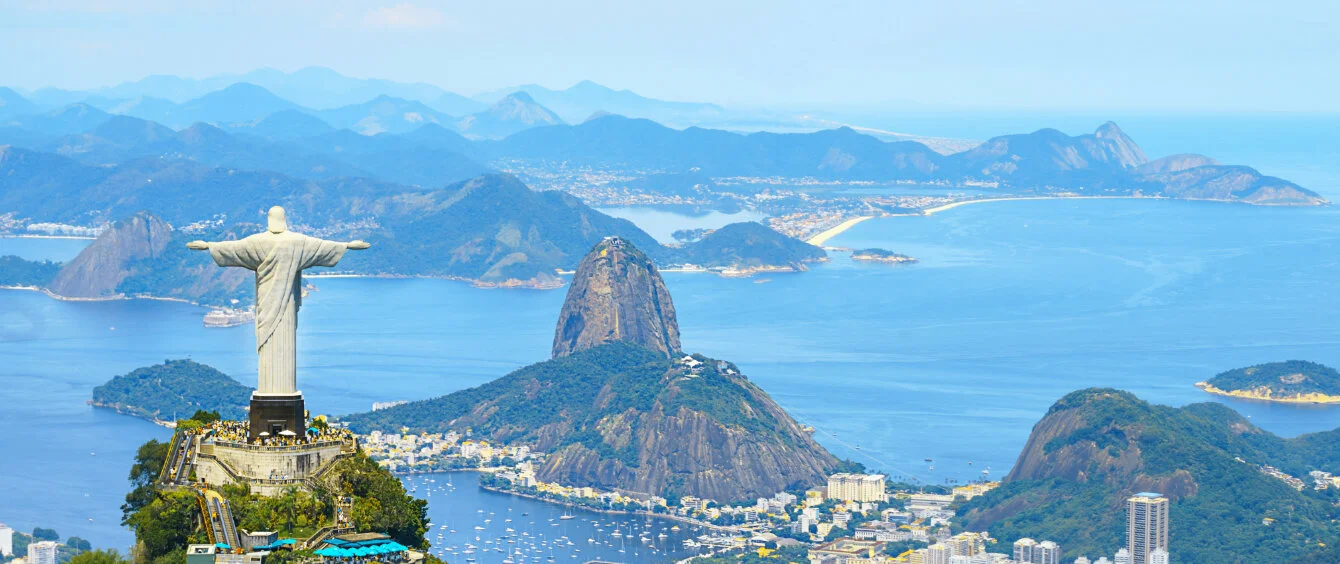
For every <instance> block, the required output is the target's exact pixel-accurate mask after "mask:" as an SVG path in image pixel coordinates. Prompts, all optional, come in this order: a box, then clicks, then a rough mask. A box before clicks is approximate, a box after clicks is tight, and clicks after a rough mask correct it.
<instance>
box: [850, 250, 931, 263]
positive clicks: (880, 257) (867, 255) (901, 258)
mask: <svg viewBox="0 0 1340 564" xmlns="http://www.w3.org/2000/svg"><path fill="white" fill-rule="evenodd" d="M851 258H852V260H860V261H865V262H883V263H888V264H909V263H914V262H917V259H914V258H912V257H909V256H907V255H904V254H901V253H895V252H893V251H890V250H887V249H860V250H856V251H852V252H851Z"/></svg>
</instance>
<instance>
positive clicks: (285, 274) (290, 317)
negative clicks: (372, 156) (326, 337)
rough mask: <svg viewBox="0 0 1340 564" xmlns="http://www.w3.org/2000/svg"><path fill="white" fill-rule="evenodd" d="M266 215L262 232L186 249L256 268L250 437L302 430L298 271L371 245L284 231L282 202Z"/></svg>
mask: <svg viewBox="0 0 1340 564" xmlns="http://www.w3.org/2000/svg"><path fill="white" fill-rule="evenodd" d="M268 220H269V226H268V227H269V228H268V229H267V232H265V233H257V234H255V235H252V236H250V237H247V238H245V239H242V240H240V241H220V242H217V243H207V242H205V241H192V242H190V243H187V244H186V246H187V247H188V248H191V249H195V250H199V251H204V250H208V251H209V254H210V256H212V257H213V258H214V263H215V264H218V265H219V266H234V267H241V268H245V269H247V270H254V271H255V272H256V353H257V354H258V355H259V356H260V361H259V364H258V369H259V370H258V372H259V375H258V377H257V382H256V392H255V393H254V394H252V400H251V417H250V418H251V430H252V435H253V439H254V438H255V437H256V436H257V435H259V434H260V433H268V434H270V435H274V434H279V433H282V432H284V431H289V432H292V433H294V434H297V435H299V436H301V435H302V433H303V432H304V431H305V429H304V428H303V427H304V426H305V425H306V420H305V416H304V415H303V411H304V410H303V403H302V393H301V392H299V391H298V378H297V360H298V354H297V350H298V349H297V332H298V309H299V308H301V307H302V271H303V270H304V269H307V268H311V267H313V266H327V267H330V266H335V265H336V264H337V263H339V262H340V258H341V257H343V256H344V251H346V250H349V249H353V250H359V249H366V248H368V247H369V246H370V245H368V244H367V243H365V242H363V241H351V242H348V243H341V242H337V241H326V240H323V239H317V238H315V237H308V236H306V235H301V234H298V233H294V232H292V231H289V230H288V221H287V219H286V218H285V216H284V208H281V207H279V206H275V207H272V208H270V213H269V218H268ZM295 413H296V417H295V416H294V414H295Z"/></svg>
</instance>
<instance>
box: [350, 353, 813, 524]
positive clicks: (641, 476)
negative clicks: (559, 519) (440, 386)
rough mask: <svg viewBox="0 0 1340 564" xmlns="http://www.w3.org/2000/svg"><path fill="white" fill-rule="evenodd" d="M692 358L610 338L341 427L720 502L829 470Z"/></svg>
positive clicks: (749, 389)
mask: <svg viewBox="0 0 1340 564" xmlns="http://www.w3.org/2000/svg"><path fill="white" fill-rule="evenodd" d="M678 358H682V357H679V356H678V355H677V356H676V359H678ZM693 358H694V359H695V361H696V362H700V363H701V365H700V366H698V367H697V368H690V367H688V366H687V365H685V364H683V363H680V362H679V361H678V360H671V359H668V358H667V357H666V355H665V354H664V353H662V352H657V351H654V350H651V349H647V348H644V347H641V346H638V345H634V344H631V343H628V342H623V341H618V342H613V343H609V344H605V345H601V346H597V347H594V348H590V349H583V350H579V351H577V352H574V353H572V354H570V355H568V356H561V357H559V358H555V359H553V360H548V361H545V362H541V363H538V364H534V365H531V366H527V367H525V368H522V369H520V370H517V371H515V372H512V373H511V374H508V375H506V376H504V377H502V378H499V379H497V380H494V381H492V382H489V383H487V384H484V385H481V386H478V387H474V388H470V389H467V390H461V391H459V392H455V393H452V394H448V395H446V396H442V397H439V398H434V399H430V400H424V401H418V402H413V403H409V404H406V405H401V406H397V407H394V408H391V409H384V410H381V411H376V412H371V413H362V414H356V415H352V416H349V417H347V418H345V421H346V422H348V423H349V425H350V427H351V428H352V429H354V430H355V431H356V432H370V431H372V430H374V429H380V430H398V429H400V428H401V427H408V428H409V429H411V430H413V431H428V432H443V431H446V430H449V429H450V430H456V431H458V432H463V431H465V430H467V429H468V430H470V431H471V432H472V434H473V436H474V437H477V438H486V439H488V440H490V441H494V442H496V443H501V444H525V445H529V446H530V447H531V448H533V449H535V450H536V451H538V452H545V453H550V456H549V457H548V458H547V459H546V461H545V463H544V465H542V467H541V468H539V469H538V470H537V474H538V475H539V477H540V478H541V479H543V480H545V481H557V482H559V483H563V484H571V485H583V486H593V487H598V488H609V489H612V488H621V489H624V490H632V491H641V492H646V493H655V494H665V495H670V494H673V493H678V494H683V495H697V496H700V497H707V498H710V499H717V500H722V501H735V500H741V499H747V498H754V497H757V496H759V495H764V494H767V493H775V492H777V491H779V490H781V489H783V488H786V487H789V486H792V485H796V484H803V485H806V486H812V485H814V484H816V483H818V482H819V481H821V480H822V479H823V476H825V475H826V473H827V472H828V471H830V470H831V469H832V468H834V467H836V465H837V464H838V461H837V459H836V458H834V457H833V456H832V455H831V454H829V453H828V452H827V451H825V450H824V449H823V447H821V446H819V445H818V443H815V442H814V440H813V439H812V438H811V437H809V436H808V435H807V434H805V433H804V431H802V429H801V428H800V426H799V425H798V424H796V423H795V421H794V420H792V419H791V418H790V416H788V415H787V414H786V412H785V411H783V410H782V409H781V407H780V406H778V405H777V404H776V403H775V402H773V401H772V399H771V398H769V397H768V395H767V394H766V393H765V392H763V390H761V389H759V388H758V387H757V386H755V385H754V384H753V383H751V382H750V381H749V380H748V379H746V378H745V377H744V376H743V375H741V374H740V373H739V370H738V369H737V368H735V367H734V365H731V364H729V363H724V362H723V363H719V362H718V361H716V360H712V359H709V358H707V357H704V356H701V355H694V357H693Z"/></svg>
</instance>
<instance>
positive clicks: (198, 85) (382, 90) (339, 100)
mask: <svg viewBox="0 0 1340 564" xmlns="http://www.w3.org/2000/svg"><path fill="white" fill-rule="evenodd" d="M237 83H249V84H254V85H256V86H259V87H261V88H264V89H266V90H269V91H270V92H273V93H274V94H275V95H277V96H279V97H280V98H283V99H285V100H289V101H291V102H293V103H295V104H298V105H300V106H304V107H308V108H313V109H316V110H325V109H330V108H338V107H340V106H348V105H351V104H360V103H363V102H366V101H368V100H371V99H373V98H376V97H378V96H391V97H395V98H404V99H406V100H416V101H419V102H424V103H429V104H431V105H434V106H436V104H437V102H438V101H447V102H450V101H451V100H453V98H452V97H453V96H454V97H455V98H459V99H464V100H467V101H469V103H472V104H476V105H477V107H469V106H462V108H463V110H464V111H458V112H453V111H449V110H443V109H441V108H439V111H443V112H445V113H447V114H449V115H465V114H469V113H472V112H476V111H479V110H482V109H484V108H486V107H487V104H481V103H478V102H474V101H470V100H469V99H468V98H464V97H462V96H458V95H454V94H451V93H450V92H447V91H445V90H443V89H441V88H438V87H437V86H433V85H431V84H424V83H405V82H396V81H392V80H383V79H375V78H352V77H348V76H344V75H342V74H340V73H338V72H336V71H334V70H331V69H328V68H325V67H306V68H303V69H299V70H297V71H294V72H291V73H286V72H283V71H279V70H275V69H270V68H263V69H257V70H254V71H251V72H248V73H245V74H240V75H239V74H220V75H215V76H211V77H208V78H203V79H195V78H184V77H179V76H171V75H154V76H149V77H145V78H143V79H141V80H136V81H132V82H124V83H121V84H118V85H116V86H110V87H106V88H96V89H90V90H64V89H59V88H43V89H41V90H37V91H35V92H33V93H31V95H30V98H31V99H32V101H33V102H34V103H35V104H37V105H38V106H39V107H57V106H66V105H69V104H72V103H75V102H88V103H90V104H92V105H95V106H98V107H101V108H102V109H107V108H106V107H104V106H102V105H101V104H93V103H92V102H91V100H94V99H100V100H109V101H118V100H119V101H126V100H133V99H137V98H142V97H149V98H158V99H162V100H165V101H169V102H172V103H174V104H181V103H184V102H186V101H188V100H192V99H195V98H199V97H201V96H204V95H206V94H209V93H210V92H215V91H218V90H223V89H225V88H228V87H229V86H232V85H234V84H237ZM457 103H459V101H457ZM140 117H144V116H140Z"/></svg>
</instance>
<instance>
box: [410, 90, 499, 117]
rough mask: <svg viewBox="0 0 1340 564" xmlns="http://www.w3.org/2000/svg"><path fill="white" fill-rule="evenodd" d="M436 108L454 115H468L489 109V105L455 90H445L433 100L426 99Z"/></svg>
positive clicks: (427, 102)
mask: <svg viewBox="0 0 1340 564" xmlns="http://www.w3.org/2000/svg"><path fill="white" fill-rule="evenodd" d="M423 102H424V103H426V104H428V105H429V106H432V108H433V109H434V110H437V111H439V112H442V113H444V114H447V115H452V116H468V115H470V114H473V113H478V112H482V111H484V110H487V109H489V105H488V104H485V103H483V102H480V101H478V100H473V99H470V98H466V97H465V96H462V95H460V94H457V93H455V92H443V93H442V95H441V96H438V97H437V98H435V99H433V100H424V101H423Z"/></svg>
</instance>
